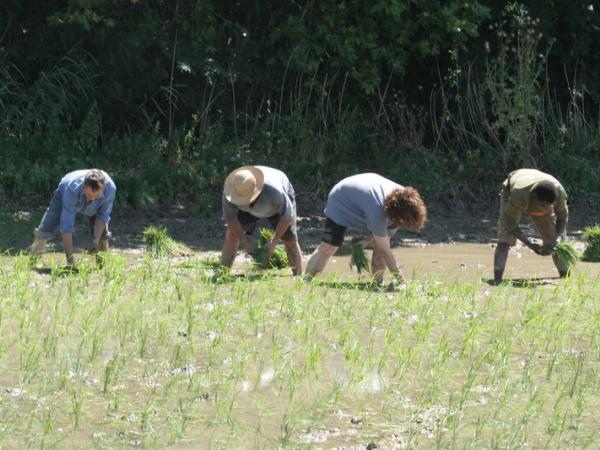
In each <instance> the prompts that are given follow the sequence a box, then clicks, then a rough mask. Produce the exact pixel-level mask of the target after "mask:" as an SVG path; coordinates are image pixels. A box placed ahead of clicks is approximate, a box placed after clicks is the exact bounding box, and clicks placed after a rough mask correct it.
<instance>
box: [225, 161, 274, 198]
mask: <svg viewBox="0 0 600 450" xmlns="http://www.w3.org/2000/svg"><path fill="white" fill-rule="evenodd" d="M264 184H265V176H264V174H263V173H262V170H260V169H259V168H257V167H254V166H243V167H239V168H237V169H235V170H234V171H233V172H231V173H230V174H229V175H228V176H227V178H226V179H225V187H224V189H223V193H224V194H225V198H226V199H227V201H230V202H231V203H233V204H234V205H238V206H247V205H249V204H250V203H252V202H253V201H254V200H256V197H258V196H259V194H260V193H261V192H262V189H263V186H264Z"/></svg>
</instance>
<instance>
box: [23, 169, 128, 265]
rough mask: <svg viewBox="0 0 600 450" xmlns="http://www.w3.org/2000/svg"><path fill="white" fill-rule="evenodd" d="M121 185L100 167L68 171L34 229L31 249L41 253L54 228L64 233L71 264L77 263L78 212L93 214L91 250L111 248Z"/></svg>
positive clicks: (64, 241) (91, 215)
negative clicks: (112, 215)
mask: <svg viewBox="0 0 600 450" xmlns="http://www.w3.org/2000/svg"><path fill="white" fill-rule="evenodd" d="M116 192H117V187H116V186H115V183H114V182H113V180H112V179H111V178H110V177H109V176H108V174H107V173H106V172H104V171H102V170H98V169H89V170H88V169H86V170H76V171H74V172H70V173H68V174H66V175H65V176H64V177H63V178H62V180H60V183H59V184H58V187H57V188H56V190H55V191H54V195H53V196H52V200H51V201H50V206H48V209H46V212H45V214H44V216H43V217H42V221H41V222H40V224H39V226H38V227H37V228H36V229H35V231H34V236H35V239H34V241H33V244H31V247H30V252H31V254H33V255H36V254H39V253H41V252H42V251H43V250H44V248H45V247H46V244H47V242H48V240H49V239H52V237H53V235H54V232H55V231H56V230H57V229H59V230H60V232H61V234H62V242H63V249H64V252H65V256H66V257H67V264H70V265H73V264H74V262H75V261H74V258H73V232H74V231H75V215H76V214H77V213H80V214H83V215H85V216H88V217H89V221H90V230H91V233H92V248H91V249H90V250H91V251H94V252H96V251H107V250H108V239H109V238H110V237H111V234H110V232H109V231H108V222H110V213H111V211H112V207H113V203H114V201H115V195H116Z"/></svg>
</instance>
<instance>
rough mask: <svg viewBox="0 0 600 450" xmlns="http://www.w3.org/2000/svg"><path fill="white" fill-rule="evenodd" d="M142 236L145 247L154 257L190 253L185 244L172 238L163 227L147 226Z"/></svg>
mask: <svg viewBox="0 0 600 450" xmlns="http://www.w3.org/2000/svg"><path fill="white" fill-rule="evenodd" d="M142 236H143V241H144V244H145V245H146V249H147V250H148V251H149V252H150V253H151V254H152V255H153V256H155V257H160V256H186V255H189V254H191V251H190V249H189V248H188V247H187V246H186V245H185V244H182V243H181V242H177V241H176V240H174V239H173V238H172V237H171V236H170V235H169V232H168V231H167V229H166V228H164V227H155V226H152V225H150V226H147V227H146V228H145V229H144V232H143V234H142Z"/></svg>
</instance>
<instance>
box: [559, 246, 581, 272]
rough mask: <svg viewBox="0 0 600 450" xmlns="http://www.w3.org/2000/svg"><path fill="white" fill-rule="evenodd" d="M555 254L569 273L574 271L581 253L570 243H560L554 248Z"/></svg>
mask: <svg viewBox="0 0 600 450" xmlns="http://www.w3.org/2000/svg"><path fill="white" fill-rule="evenodd" d="M554 253H555V254H556V256H558V259H559V260H560V262H561V263H562V264H563V265H564V266H565V268H566V269H567V273H568V272H570V271H571V269H573V267H574V266H575V264H576V263H577V260H578V259H579V253H578V252H577V250H575V248H574V247H573V246H572V245H571V244H569V243H568V242H560V243H558V244H556V246H555V247H554Z"/></svg>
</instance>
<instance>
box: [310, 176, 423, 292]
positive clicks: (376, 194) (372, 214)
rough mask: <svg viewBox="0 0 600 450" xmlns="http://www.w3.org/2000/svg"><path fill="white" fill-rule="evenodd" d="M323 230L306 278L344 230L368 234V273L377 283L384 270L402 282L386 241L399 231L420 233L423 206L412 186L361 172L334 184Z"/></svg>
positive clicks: (333, 248)
mask: <svg viewBox="0 0 600 450" xmlns="http://www.w3.org/2000/svg"><path fill="white" fill-rule="evenodd" d="M325 215H326V221H325V227H324V230H323V234H322V237H321V243H320V244H319V246H318V247H317V249H316V250H315V252H314V253H313V254H312V255H311V256H310V258H309V260H308V262H307V265H306V278H307V279H310V278H312V277H313V276H314V275H316V274H318V273H320V272H321V271H322V270H323V269H324V267H325V266H326V264H327V262H328V261H329V258H331V256H333V255H334V254H335V252H336V251H337V250H338V248H340V246H341V245H342V243H343V242H344V234H345V232H346V229H347V228H351V229H354V230H360V231H368V232H370V233H371V234H372V238H370V239H368V240H366V241H362V245H363V246H364V245H366V244H368V243H369V242H371V241H373V242H374V250H373V256H372V258H371V274H372V276H373V277H374V278H375V280H376V281H377V282H381V281H382V280H383V274H384V272H385V269H386V267H387V268H388V269H389V270H390V272H391V273H392V275H393V276H394V277H395V278H396V279H397V280H399V281H401V282H404V281H405V280H404V277H403V275H402V272H401V271H400V269H399V268H398V264H397V262H396V258H395V257H394V255H393V254H392V251H391V248H390V238H391V237H392V236H393V235H394V233H395V232H396V231H397V230H398V229H399V228H406V229H412V230H420V229H421V228H423V226H424V225H425V222H426V220H427V207H426V206H425V202H424V201H423V199H422V198H421V196H420V195H419V192H418V191H417V190H416V189H414V188H412V187H403V186H401V185H399V184H397V183H395V182H393V181H391V180H388V179H387V178H384V177H382V176H381V175H378V174H376V173H361V174H358V175H353V176H351V177H348V178H344V179H343V180H341V181H340V182H339V183H337V184H336V185H335V186H334V187H333V189H332V190H331V192H330V193H329V197H328V199H327V205H326V207H325Z"/></svg>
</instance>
